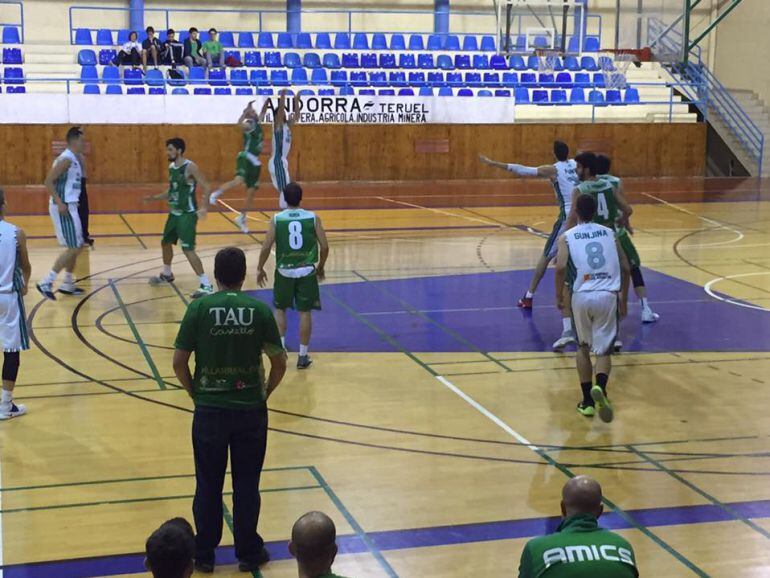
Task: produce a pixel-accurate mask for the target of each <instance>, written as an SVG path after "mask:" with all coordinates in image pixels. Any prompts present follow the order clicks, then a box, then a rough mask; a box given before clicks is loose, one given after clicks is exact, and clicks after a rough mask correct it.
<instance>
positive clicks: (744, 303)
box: [703, 271, 770, 313]
mask: <svg viewBox="0 0 770 578" xmlns="http://www.w3.org/2000/svg"><path fill="white" fill-rule="evenodd" d="M758 275H770V271H753V272H751V273H736V274H734V275H722V276H720V277H717V278H715V279H712V280H711V281H709V282H707V283H704V285H703V290H704V291H705V292H706V294H707V295H708V296H709V297H713V298H714V299H717V300H718V301H722V302H723V303H728V304H730V305H735V306H737V307H745V308H746V309H754V310H756V311H765V312H768V313H770V309H768V308H767V307H762V306H761V305H754V304H753V303H750V302H747V301H739V300H736V299H733V298H731V297H723V296H721V295H719V293H717V292H716V291H713V290H712V289H711V288H712V287H713V286H714V285H716V284H717V283H720V282H722V281H732V280H733V279H737V278H739V277H741V278H742V277H755V276H758Z"/></svg>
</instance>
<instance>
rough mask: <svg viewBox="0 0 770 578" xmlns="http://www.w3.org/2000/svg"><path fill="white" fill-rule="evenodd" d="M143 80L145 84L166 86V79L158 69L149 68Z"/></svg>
mask: <svg viewBox="0 0 770 578" xmlns="http://www.w3.org/2000/svg"><path fill="white" fill-rule="evenodd" d="M144 82H145V84H147V86H166V80H165V79H164V78H163V73H162V72H161V71H160V70H156V69H154V68H151V69H150V70H148V71H147V74H146V75H145V76H144Z"/></svg>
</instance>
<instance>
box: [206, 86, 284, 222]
mask: <svg viewBox="0 0 770 578" xmlns="http://www.w3.org/2000/svg"><path fill="white" fill-rule="evenodd" d="M253 104H254V101H253V100H252V101H251V102H250V103H249V105H248V106H247V107H246V108H245V109H243V112H242V113H241V117H240V118H239V119H238V126H239V127H240V129H241V130H242V131H243V150H242V151H241V152H239V153H238V156H237V158H236V160H235V178H234V179H233V180H232V181H229V182H227V183H225V184H224V185H222V186H221V187H219V188H218V189H217V190H216V191H214V192H213V193H211V196H210V197H209V203H210V204H212V205H216V204H217V199H218V198H219V197H221V196H222V195H224V194H225V193H226V192H227V191H229V190H230V189H232V188H234V187H237V186H239V185H244V186H245V187H246V205H245V206H244V208H243V212H242V213H241V214H240V215H238V216H237V217H236V218H235V222H236V224H237V225H238V226H239V227H240V229H241V231H242V232H244V233H248V232H249V226H248V224H247V223H246V216H247V214H248V212H249V210H250V209H251V203H252V201H253V200H254V194H255V193H256V192H257V189H258V188H259V175H260V173H261V172H262V161H260V160H259V155H261V154H262V146H263V144H264V133H263V132H262V123H263V122H265V115H266V114H267V107H268V106H269V105H270V100H269V99H266V100H265V104H264V105H263V106H262V110H261V111H260V113H259V115H257V113H256V112H254V109H253V108H252V105H253Z"/></svg>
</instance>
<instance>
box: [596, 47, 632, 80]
mask: <svg viewBox="0 0 770 578" xmlns="http://www.w3.org/2000/svg"><path fill="white" fill-rule="evenodd" d="M639 61H640V58H639V51H638V50H627V49H620V50H610V49H605V50H600V51H599V66H600V67H601V71H602V74H603V75H604V85H605V86H606V87H607V88H610V89H615V90H621V89H623V88H625V87H626V85H627V84H628V80H627V78H626V73H627V72H628V69H629V68H630V67H631V64H633V63H637V62H639Z"/></svg>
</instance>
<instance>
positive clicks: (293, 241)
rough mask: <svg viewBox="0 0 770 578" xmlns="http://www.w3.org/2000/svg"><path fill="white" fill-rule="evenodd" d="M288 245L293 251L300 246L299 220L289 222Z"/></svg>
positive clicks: (300, 227) (300, 226) (300, 229)
mask: <svg viewBox="0 0 770 578" xmlns="http://www.w3.org/2000/svg"><path fill="white" fill-rule="evenodd" d="M289 247H291V248H292V249H293V250H295V251H299V250H300V249H301V248H302V223H300V222H299V221H291V222H290V223H289Z"/></svg>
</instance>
